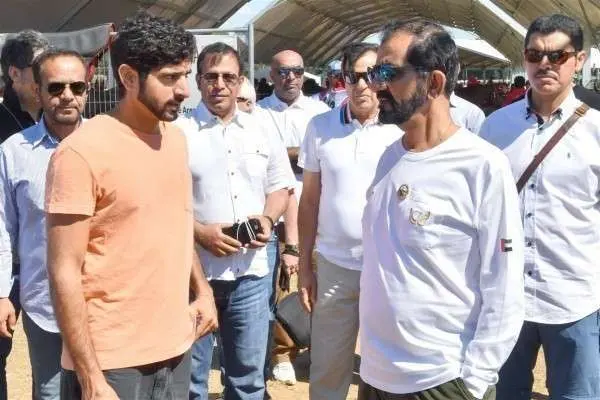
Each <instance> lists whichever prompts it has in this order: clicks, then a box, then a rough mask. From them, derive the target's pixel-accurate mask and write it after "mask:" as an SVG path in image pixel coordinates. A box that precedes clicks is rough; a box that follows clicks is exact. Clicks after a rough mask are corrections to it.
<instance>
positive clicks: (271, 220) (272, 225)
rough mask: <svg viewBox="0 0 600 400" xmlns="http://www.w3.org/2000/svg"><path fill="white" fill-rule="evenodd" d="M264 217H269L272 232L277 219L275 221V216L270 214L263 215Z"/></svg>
mask: <svg viewBox="0 0 600 400" xmlns="http://www.w3.org/2000/svg"><path fill="white" fill-rule="evenodd" d="M263 217H265V218H266V219H268V220H269V222H270V223H271V232H272V231H273V228H274V227H275V221H273V218H271V217H269V216H268V215H263Z"/></svg>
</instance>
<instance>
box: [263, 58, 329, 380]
mask: <svg viewBox="0 0 600 400" xmlns="http://www.w3.org/2000/svg"><path fill="white" fill-rule="evenodd" d="M270 76H271V80H273V84H274V90H273V94H272V95H271V96H269V97H267V98H264V99H262V100H261V101H259V102H258V105H259V107H260V108H261V109H262V110H264V118H265V120H266V122H272V124H273V127H274V128H275V130H276V131H277V132H278V133H279V136H280V137H281V140H283V143H284V145H285V147H286V148H287V154H288V158H289V161H290V163H291V165H292V169H293V171H294V173H295V175H296V185H295V187H294V188H293V189H294V195H293V196H290V201H289V205H288V208H287V210H286V211H285V213H284V215H283V220H284V223H283V229H278V232H280V233H282V232H283V236H284V237H279V238H278V239H279V240H282V241H285V245H286V248H285V249H284V251H283V253H282V255H281V264H282V268H283V269H282V272H281V273H284V274H286V275H287V276H291V275H292V274H294V273H295V272H296V271H297V269H298V201H299V200H300V195H301V193H302V169H301V168H300V167H298V153H299V150H300V145H301V144H302V141H303V140H304V135H305V133H306V127H307V125H308V122H309V121H310V120H311V119H312V117H314V116H315V115H318V114H321V113H324V112H327V111H329V107H327V105H326V104H325V103H323V102H322V101H319V100H315V99H311V98H310V97H307V96H304V94H303V93H302V84H303V82H304V61H303V60H302V56H301V55H300V54H298V53H296V52H295V51H292V50H283V51H280V52H279V53H277V54H275V55H274V56H273V59H272V61H271V75H270ZM271 272H272V274H273V277H272V279H273V281H272V284H273V285H274V283H275V282H276V281H277V273H278V272H279V271H278V268H277V266H276V267H275V268H274V269H273V271H271ZM277 297H280V296H277ZM271 309H272V311H273V312H274V311H275V304H274V300H273V301H272V304H271ZM274 324H275V325H279V323H278V322H274ZM273 338H274V342H275V350H274V354H273V357H272V361H273V364H274V365H273V377H274V378H275V379H276V380H278V381H281V382H284V383H286V384H289V385H293V384H295V383H296V373H295V371H294V367H293V366H292V363H291V361H292V360H291V359H292V358H293V357H294V355H295V353H296V350H297V349H296V348H295V346H294V345H293V341H292V340H291V338H289V335H287V334H286V333H285V330H284V329H283V328H282V327H281V326H280V325H279V326H275V327H274V334H273Z"/></svg>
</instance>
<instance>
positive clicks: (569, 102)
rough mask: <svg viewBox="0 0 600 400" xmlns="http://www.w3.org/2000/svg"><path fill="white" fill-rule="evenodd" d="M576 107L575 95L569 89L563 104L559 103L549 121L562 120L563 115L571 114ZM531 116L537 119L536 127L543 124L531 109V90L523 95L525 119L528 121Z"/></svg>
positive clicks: (541, 119)
mask: <svg viewBox="0 0 600 400" xmlns="http://www.w3.org/2000/svg"><path fill="white" fill-rule="evenodd" d="M578 106H579V101H578V100H577V98H576V97H575V93H574V92H573V89H571V90H570V92H569V95H568V96H567V98H566V99H564V100H563V102H562V103H561V105H560V106H559V107H558V108H557V109H556V110H554V111H553V112H552V115H551V118H550V119H551V120H553V119H555V118H558V119H562V117H563V115H570V114H572V113H573V112H574V111H575V109H576V108H577V107H578ZM532 116H534V117H536V118H537V122H538V125H543V124H544V120H543V118H542V117H541V116H539V115H538V114H537V113H536V111H535V109H534V108H533V104H532V103H531V89H529V90H528V91H527V92H526V93H525V119H529V118H530V117H532Z"/></svg>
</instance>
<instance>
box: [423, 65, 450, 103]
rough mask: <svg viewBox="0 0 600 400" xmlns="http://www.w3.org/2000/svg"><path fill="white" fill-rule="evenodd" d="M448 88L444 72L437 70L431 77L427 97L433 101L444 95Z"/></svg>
mask: <svg viewBox="0 0 600 400" xmlns="http://www.w3.org/2000/svg"><path fill="white" fill-rule="evenodd" d="M445 86H446V75H445V74H444V73H443V72H442V71H438V70H435V71H433V72H431V74H430V75H429V88H428V91H427V95H428V96H429V98H431V99H435V98H437V97H438V96H439V95H441V94H443V93H444V87H445Z"/></svg>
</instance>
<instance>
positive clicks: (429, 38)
mask: <svg viewBox="0 0 600 400" xmlns="http://www.w3.org/2000/svg"><path fill="white" fill-rule="evenodd" d="M398 32H405V33H408V34H412V35H413V36H414V37H415V38H414V40H413V42H412V43H411V45H410V47H409V49H408V51H407V52H406V61H407V63H408V64H410V65H412V66H413V67H417V68H422V69H424V70H425V71H433V70H440V71H442V72H444V73H445V74H446V86H445V87H444V92H445V94H446V96H448V97H450V95H451V94H452V92H453V91H454V87H455V86H456V81H457V79H458V73H459V71H460V62H459V59H458V48H457V47H456V43H455V42H454V40H453V39H452V37H451V36H450V34H449V33H448V32H447V31H446V30H445V29H444V28H443V27H442V26H441V25H439V24H436V23H435V22H431V21H428V20H426V19H421V18H419V19H416V20H410V21H402V20H400V21H394V22H391V23H389V24H387V25H386V26H385V27H384V29H383V34H382V39H381V43H382V44H383V43H385V42H387V41H388V40H390V39H391V38H392V37H393V36H394V35H395V34H396V33H398Z"/></svg>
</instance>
